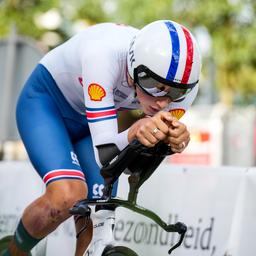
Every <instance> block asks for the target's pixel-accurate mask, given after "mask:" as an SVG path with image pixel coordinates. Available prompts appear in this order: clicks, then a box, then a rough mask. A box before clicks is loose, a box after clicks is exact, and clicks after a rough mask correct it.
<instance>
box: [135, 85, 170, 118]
mask: <svg viewBox="0 0 256 256" xmlns="http://www.w3.org/2000/svg"><path fill="white" fill-rule="evenodd" d="M136 93H137V97H138V100H139V102H140V105H141V107H142V110H143V112H144V113H145V114H146V115H150V116H152V115H154V114H156V113H157V112H159V111H161V110H163V109H164V108H166V107H167V106H168V105H169V104H170V103H171V100H170V98H169V97H152V96H150V95H148V94H146V93H145V92H143V91H142V89H140V88H139V87H138V86H136Z"/></svg>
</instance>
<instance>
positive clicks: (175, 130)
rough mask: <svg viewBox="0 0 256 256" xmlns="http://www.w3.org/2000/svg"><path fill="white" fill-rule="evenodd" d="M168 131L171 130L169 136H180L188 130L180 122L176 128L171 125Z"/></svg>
mask: <svg viewBox="0 0 256 256" xmlns="http://www.w3.org/2000/svg"><path fill="white" fill-rule="evenodd" d="M168 131H169V136H171V137H174V138H178V137H179V136H180V135H181V134H182V133H186V132H187V127H186V126H185V125H184V124H180V125H179V126H177V127H176V128H173V127H170V128H169V129H168Z"/></svg>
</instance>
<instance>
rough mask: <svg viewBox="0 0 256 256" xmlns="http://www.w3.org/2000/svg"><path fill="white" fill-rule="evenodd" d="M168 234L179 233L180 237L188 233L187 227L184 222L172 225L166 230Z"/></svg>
mask: <svg viewBox="0 0 256 256" xmlns="http://www.w3.org/2000/svg"><path fill="white" fill-rule="evenodd" d="M166 231H167V232H177V233H179V234H180V235H181V234H184V233H186V231H187V226H186V225H185V224H184V223H182V222H177V223H175V224H170V225H168V226H167V228H166Z"/></svg>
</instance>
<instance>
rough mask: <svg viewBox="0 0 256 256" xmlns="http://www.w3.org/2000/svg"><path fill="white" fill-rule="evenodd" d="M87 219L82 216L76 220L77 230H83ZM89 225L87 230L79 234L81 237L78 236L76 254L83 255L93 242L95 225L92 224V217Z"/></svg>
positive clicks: (76, 255)
mask: <svg viewBox="0 0 256 256" xmlns="http://www.w3.org/2000/svg"><path fill="white" fill-rule="evenodd" d="M86 221H87V220H86V219H85V218H80V219H79V220H78V221H77V222H76V232H77V233H78V232H79V231H80V230H81V228H83V227H84V225H85V222H86ZM87 225H88V226H87V228H86V230H85V231H84V232H82V233H81V234H80V235H79V237H78V238H77V242H76V253H75V256H83V254H84V252H85V251H86V249H87V247H88V245H89V244H90V242H91V239H92V231H93V226H92V221H91V219H90V220H88V222H87Z"/></svg>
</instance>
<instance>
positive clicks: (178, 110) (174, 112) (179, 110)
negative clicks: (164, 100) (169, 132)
mask: <svg viewBox="0 0 256 256" xmlns="http://www.w3.org/2000/svg"><path fill="white" fill-rule="evenodd" d="M170 113H171V114H172V116H174V117H176V118H177V119H180V118H181V117H182V116H183V115H184V114H185V110H184V109H182V108H176V109H172V110H171V111H170Z"/></svg>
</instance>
